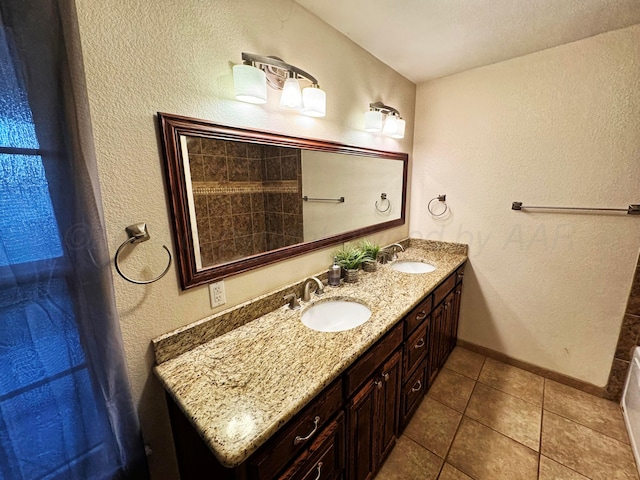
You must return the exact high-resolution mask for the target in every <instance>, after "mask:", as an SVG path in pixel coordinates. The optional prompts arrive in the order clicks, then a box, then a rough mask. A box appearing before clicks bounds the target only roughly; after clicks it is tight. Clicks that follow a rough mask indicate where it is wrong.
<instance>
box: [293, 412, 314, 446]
mask: <svg viewBox="0 0 640 480" xmlns="http://www.w3.org/2000/svg"><path fill="white" fill-rule="evenodd" d="M319 424H320V417H319V416H317V415H316V418H314V419H313V430H311V431H310V432H309V434H308V435H307V436H305V437H301V436H297V437H296V438H294V439H293V444H294V445H300V444H301V443H303V442H306V441H307V440H309V439H310V438H311V437H312V436H313V434H314V433H316V432H317V431H318V425H319Z"/></svg>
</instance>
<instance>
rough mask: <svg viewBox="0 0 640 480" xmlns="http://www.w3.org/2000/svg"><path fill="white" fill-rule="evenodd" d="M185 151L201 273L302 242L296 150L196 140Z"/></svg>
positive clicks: (188, 142)
mask: <svg viewBox="0 0 640 480" xmlns="http://www.w3.org/2000/svg"><path fill="white" fill-rule="evenodd" d="M186 146H187V153H188V162H189V171H190V176H191V186H192V195H193V208H194V210H195V220H196V221H195V224H196V226H197V232H194V243H195V242H196V241H197V243H198V245H199V253H200V259H199V260H200V267H201V268H202V267H207V266H211V265H216V264H221V263H225V262H229V261H233V260H237V259H240V258H245V257H248V256H251V255H255V254H259V253H263V252H267V251H270V250H274V249H277V248H282V247H286V246H289V245H295V244H298V243H301V242H302V241H303V231H304V228H303V220H302V166H301V154H300V149H297V148H287V147H275V146H263V145H254V144H250V143H246V142H234V141H229V140H219V139H207V138H198V137H187V141H186ZM196 253H198V252H197V251H196Z"/></svg>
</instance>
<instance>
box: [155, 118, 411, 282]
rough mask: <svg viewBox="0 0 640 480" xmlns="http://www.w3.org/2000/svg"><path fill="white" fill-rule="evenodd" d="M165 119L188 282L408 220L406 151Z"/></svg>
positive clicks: (166, 151) (174, 204)
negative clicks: (385, 149)
mask: <svg viewBox="0 0 640 480" xmlns="http://www.w3.org/2000/svg"><path fill="white" fill-rule="evenodd" d="M158 120H159V124H160V130H161V135H162V141H163V150H164V159H165V166H166V172H167V180H168V189H169V194H170V201H171V207H172V215H173V222H174V230H175V231H174V234H175V240H176V245H177V248H178V255H177V258H178V268H179V271H180V279H181V284H182V288H183V289H187V288H190V287H194V286H197V285H201V284H205V283H209V282H211V281H214V280H217V279H221V278H224V277H228V276H230V275H233V274H235V273H239V272H244V271H247V270H251V269H253V268H258V267H260V266H263V265H267V264H269V263H274V262H277V261H279V260H282V259H285V258H288V257H291V256H294V255H300V254H303V253H306V252H310V251H312V250H316V249H319V248H323V247H326V246H329V245H333V244H337V243H340V242H343V241H346V240H349V239H353V238H356V237H359V236H363V235H366V234H369V233H372V232H377V231H380V230H384V229H387V228H391V227H395V226H399V225H402V224H404V222H405V204H406V190H407V162H408V156H407V154H406V153H397V152H384V151H379V150H371V149H365V148H358V147H350V146H347V145H340V144H337V143H331V142H324V141H320V140H308V139H301V138H295V137H288V136H285V135H280V134H275V133H267V132H260V131H253V130H244V129H239V128H234V127H226V126H221V125H216V124H213V123H210V122H208V121H206V120H199V119H194V118H187V117H181V116H177V115H169V114H165V113H158ZM329 260H330V259H327V262H329Z"/></svg>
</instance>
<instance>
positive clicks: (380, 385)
mask: <svg viewBox="0 0 640 480" xmlns="http://www.w3.org/2000/svg"><path fill="white" fill-rule="evenodd" d="M373 383H374V385H375V386H376V387H378V388H382V382H381V381H375V382H373Z"/></svg>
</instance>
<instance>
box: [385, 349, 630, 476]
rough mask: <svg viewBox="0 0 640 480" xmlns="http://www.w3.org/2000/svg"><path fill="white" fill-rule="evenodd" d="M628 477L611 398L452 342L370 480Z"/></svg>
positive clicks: (625, 447) (624, 440) (626, 448)
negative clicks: (446, 354)
mask: <svg viewBox="0 0 640 480" xmlns="http://www.w3.org/2000/svg"><path fill="white" fill-rule="evenodd" d="M396 479H397V480H400V479H402V480H413V479H416V480H417V479H425V480H430V479H433V480H436V479H440V480H463V479H464V480H469V479H474V480H502V479H504V480H519V479H532V480H535V479H540V480H565V479H566V480H573V479H575V480H580V479H582V480H584V479H593V480H596V479H598V480H599V479H606V480H613V479H616V480H617V479H635V480H639V478H638V470H637V469H636V464H635V461H634V458H633V454H632V452H631V447H630V445H629V439H628V436H627V432H626V429H625V426H624V420H623V418H622V413H621V411H620V407H619V406H618V404H616V403H614V402H610V401H608V400H604V399H602V398H598V397H595V396H593V395H589V394H587V393H584V392H582V391H580V390H576V389H574V388H571V387H567V386H565V385H562V384H560V383H557V382H554V381H552V380H547V379H545V378H543V377H540V376H538V375H535V374H533V373H530V372H527V371H525V370H521V369H519V368H516V367H512V366H510V365H506V364H504V363H501V362H498V361H496V360H493V359H491V358H487V357H484V356H482V355H478V354H477V353H474V352H471V351H469V350H465V349H463V348H461V347H457V348H456V349H455V350H454V351H453V352H452V353H451V355H450V357H449V359H448V360H447V363H446V365H445V368H443V370H442V371H441V372H440V374H439V375H438V377H437V378H436V380H435V382H434V383H433V386H432V387H431V389H430V390H429V393H428V394H427V396H426V397H425V398H424V400H423V401H422V404H421V405H420V407H419V408H418V410H417V412H416V414H415V415H414V417H413V419H412V420H411V422H410V423H409V425H408V426H407V428H406V430H405V431H404V433H403V435H402V436H401V437H400V438H399V439H398V442H397V444H396V447H395V448H394V450H393V452H392V453H391V455H390V456H389V458H388V459H387V461H386V462H385V464H384V466H383V467H382V469H381V470H380V473H379V474H378V476H377V477H376V480H396Z"/></svg>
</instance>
